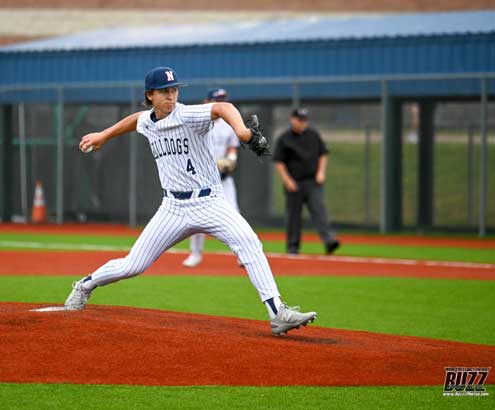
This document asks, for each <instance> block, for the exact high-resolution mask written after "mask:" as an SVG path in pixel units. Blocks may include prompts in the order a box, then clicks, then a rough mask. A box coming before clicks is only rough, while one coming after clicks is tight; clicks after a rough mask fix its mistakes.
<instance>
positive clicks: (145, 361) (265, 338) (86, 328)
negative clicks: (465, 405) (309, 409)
mask: <svg viewBox="0 0 495 410" xmlns="http://www.w3.org/2000/svg"><path fill="white" fill-rule="evenodd" d="M39 307H40V305H33V304H16V303H4V304H0V333H1V334H2V343H1V344H0V369H1V371H0V381H1V382H21V383H22V382H25V383H81V384H130V385H168V386H178V385H187V386H189V385H236V386H237V385H249V386H283V385H307V386H310V385H318V386H365V385H369V386H377V385H438V384H442V383H443V381H444V367H447V366H456V367H458V366H466V367H467V366H469V367H472V366H474V365H476V366H477V367H478V366H481V367H490V366H491V367H495V346H487V345H476V344H465V343H456V342H449V341H442V340H433V339H426V338H417V337H407V336H393V335H384V334H378V333H369V332H356V331H348V330H338V329H328V328H318V327H312V326H309V327H306V328H303V329H300V330H295V331H293V332H292V334H291V333H289V335H288V336H284V337H274V336H271V334H270V328H269V325H268V322H262V321H255V320H243V319H235V318H223V317H215V316H207V315H192V314H185V313H175V312H166V311H157V310H148V309H134V308H125V307H110V306H91V305H90V306H89V307H88V308H87V309H86V310H84V311H81V312H43V313H41V312H30V311H29V309H33V308H39ZM487 383H493V376H492V377H491V379H490V377H489V380H488V381H487Z"/></svg>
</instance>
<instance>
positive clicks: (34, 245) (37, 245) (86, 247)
mask: <svg viewBox="0 0 495 410" xmlns="http://www.w3.org/2000/svg"><path fill="white" fill-rule="evenodd" d="M1 247H12V248H28V249H50V250H81V251H129V250H130V249H131V247H130V246H112V245H92V244H69V243H42V242H23V241H0V248H1ZM167 252H168V253H187V252H188V251H187V250H181V249H174V248H171V249H169V250H167ZM207 253H211V254H215V255H227V256H229V255H230V256H231V255H232V252H226V251H214V252H207ZM266 255H267V256H268V257H270V258H274V259H289V260H290V259H294V260H308V261H309V260H311V261H315V260H319V261H322V262H345V263H370V264H378V265H383V264H393V265H408V266H444V267H449V268H469V269H472V268H474V269H495V264H493V263H477V262H452V261H431V260H421V259H393V258H390V259H388V258H370V257H365V256H326V255H310V254H306V255H286V254H283V253H272V252H267V253H266Z"/></svg>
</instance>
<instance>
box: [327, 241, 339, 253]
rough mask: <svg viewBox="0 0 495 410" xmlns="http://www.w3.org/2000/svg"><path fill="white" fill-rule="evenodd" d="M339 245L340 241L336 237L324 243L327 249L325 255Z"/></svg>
mask: <svg viewBox="0 0 495 410" xmlns="http://www.w3.org/2000/svg"><path fill="white" fill-rule="evenodd" d="M339 246H340V242H339V241H338V240H337V239H334V240H333V241H332V242H329V243H327V244H326V245H325V247H326V249H327V255H330V254H331V253H333V252H334V251H335V250H336V249H337V248H338V247H339Z"/></svg>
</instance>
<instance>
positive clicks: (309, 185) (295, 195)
mask: <svg viewBox="0 0 495 410" xmlns="http://www.w3.org/2000/svg"><path fill="white" fill-rule="evenodd" d="M297 185H298V187H299V189H298V190H297V191H296V192H288V191H287V190H286V191H285V194H286V208H287V252H289V253H298V252H299V246H300V243H301V230H302V210H303V205H304V204H307V206H308V210H309V213H310V215H311V219H312V221H313V224H314V225H315V227H316V229H317V230H318V233H319V235H320V238H321V240H322V242H323V243H324V244H325V245H326V244H329V243H331V242H333V241H334V240H335V239H334V235H333V233H332V232H331V230H330V224H329V222H328V219H327V211H326V208H325V202H324V199H323V185H320V184H317V183H316V181H315V180H314V179H306V180H303V181H297Z"/></svg>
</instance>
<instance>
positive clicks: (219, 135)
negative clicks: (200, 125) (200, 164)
mask: <svg viewBox="0 0 495 410" xmlns="http://www.w3.org/2000/svg"><path fill="white" fill-rule="evenodd" d="M213 124H214V125H213V129H212V130H211V131H210V133H209V137H210V138H211V144H212V150H213V157H214V158H215V159H216V160H217V159H219V158H222V157H225V155H226V154H227V148H229V147H238V146H239V138H237V135H235V132H234V130H233V129H232V127H231V126H230V125H229V124H227V123H226V122H225V121H224V120H223V119H222V118H219V119H218V120H215V122H214V123H213Z"/></svg>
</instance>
